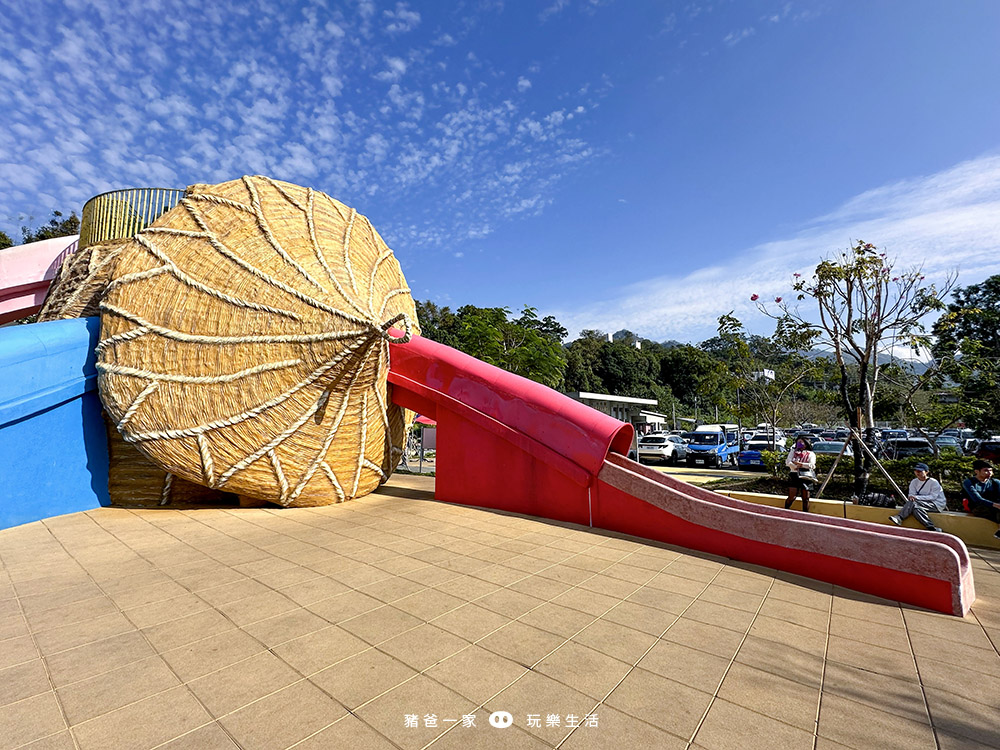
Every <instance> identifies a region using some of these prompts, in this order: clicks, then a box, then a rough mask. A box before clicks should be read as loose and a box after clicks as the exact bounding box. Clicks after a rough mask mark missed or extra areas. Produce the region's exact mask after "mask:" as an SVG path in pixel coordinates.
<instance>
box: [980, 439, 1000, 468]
mask: <svg viewBox="0 0 1000 750" xmlns="http://www.w3.org/2000/svg"><path fill="white" fill-rule="evenodd" d="M975 455H976V458H981V459H983V460H984V461H989V462H990V463H997V462H1000V441H996V440H983V441H981V442H980V443H979V446H978V447H977V448H976V453H975Z"/></svg>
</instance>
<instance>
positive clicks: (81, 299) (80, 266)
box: [38, 240, 124, 323]
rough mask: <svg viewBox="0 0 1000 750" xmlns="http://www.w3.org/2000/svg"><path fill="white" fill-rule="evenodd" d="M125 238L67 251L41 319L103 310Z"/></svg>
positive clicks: (77, 316) (40, 316)
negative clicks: (106, 289)
mask: <svg viewBox="0 0 1000 750" xmlns="http://www.w3.org/2000/svg"><path fill="white" fill-rule="evenodd" d="M123 244H124V242H123V241H122V240H112V241H110V242H103V243H100V244H97V245H91V246H90V247H87V248H81V249H80V250H77V251H76V252H75V253H71V254H70V255H67V256H66V258H65V259H64V260H63V262H62V264H61V265H60V266H59V270H58V271H57V272H56V277H55V278H54V279H53V280H52V283H51V284H50V285H49V291H48V293H47V294H46V295H45V302H44V303H42V309H41V310H40V311H39V313H38V322H39V323H41V322H44V321H46V320H62V319H65V318H86V317H89V316H91V315H97V314H99V313H100V308H99V304H100V298H101V295H102V294H103V292H104V287H105V286H107V283H108V282H109V281H110V280H111V268H112V266H113V265H114V260H115V257H116V256H117V255H118V252H119V251H120V250H121V248H122V246H123Z"/></svg>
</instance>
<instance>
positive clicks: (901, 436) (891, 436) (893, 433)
mask: <svg viewBox="0 0 1000 750" xmlns="http://www.w3.org/2000/svg"><path fill="white" fill-rule="evenodd" d="M881 437H882V440H883V441H888V440H906V438H908V437H909V435H907V434H906V430H882V435H881Z"/></svg>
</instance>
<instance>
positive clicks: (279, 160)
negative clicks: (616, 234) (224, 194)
mask: <svg viewBox="0 0 1000 750" xmlns="http://www.w3.org/2000/svg"><path fill="white" fill-rule="evenodd" d="M167 5H169V9H168V8H167V7H166V6H167ZM324 5H325V4H322V3H290V4H280V3H278V4H276V3H273V2H270V1H269V0H243V1H242V2H232V3H226V2H221V1H220V2H219V3H207V4H206V3H204V2H198V1H196V0H172V1H171V3H169V4H167V3H158V2H155V1H153V2H149V1H140V0H122V2H119V3H115V4H114V9H113V10H112V9H111V6H109V5H108V4H107V3H103V2H100V0H33V1H32V2H30V3H14V4H13V5H12V6H11V7H10V8H6V7H5V9H4V14H5V17H4V23H3V24H2V25H0V49H4V50H5V54H4V55H3V56H0V109H2V111H3V113H4V121H3V127H2V128H0V179H2V186H3V187H2V189H0V229H3V230H5V231H7V232H8V233H12V234H16V233H17V230H18V228H19V226H20V224H21V223H22V217H25V216H26V215H29V214H31V215H34V216H35V217H37V219H42V218H44V217H45V216H47V215H48V213H49V212H50V211H51V210H52V209H58V210H63V211H67V210H72V209H77V210H79V208H80V207H81V206H82V204H83V202H84V201H85V200H86V199H87V198H89V197H90V196H92V195H95V194H97V193H100V192H103V191H106V190H110V189H114V188H116V187H133V186H144V185H161V186H164V187H183V186H185V185H187V184H190V183H193V182H215V181H222V180H228V179H233V178H235V177H238V176H240V175H243V174H252V173H264V174H269V175H273V176H275V177H279V178H281V179H286V180H290V181H292V182H299V183H303V184H309V185H312V186H313V187H316V188H317V189H320V190H324V191H326V192H328V193H330V194H332V195H334V196H335V197H337V198H339V199H341V200H343V201H345V202H347V203H349V204H351V205H355V206H356V207H357V208H358V209H359V210H362V211H365V212H366V213H368V214H369V215H371V216H372V219H373V221H375V222H376V225H377V226H378V227H379V229H380V231H381V232H382V234H383V235H384V236H385V237H386V239H387V240H388V241H390V243H406V244H407V245H408V246H409V247H411V248H412V249H414V250H417V249H419V248H429V249H435V250H439V251H440V252H441V253H442V254H446V253H447V254H449V255H450V253H452V252H455V251H461V248H459V247H456V246H455V245H456V244H460V243H463V242H467V241H470V240H475V239H481V238H482V237H485V236H487V235H489V234H490V233H491V232H493V231H495V229H496V227H497V226H498V225H500V224H502V223H504V222H506V221H513V220H516V219H517V218H518V217H521V216H524V215H528V214H533V213H537V212H538V211H541V210H543V209H544V208H545V206H546V205H548V203H549V202H550V200H551V199H550V198H548V197H547V196H548V195H550V194H551V191H552V188H553V186H554V185H555V184H557V183H558V182H559V180H561V179H563V178H564V177H565V175H567V174H569V173H570V172H571V171H572V170H574V169H577V168H579V166H580V165H582V164H584V163H586V162H587V161H589V160H592V159H595V158H598V157H599V156H600V155H601V154H602V153H603V150H602V148H601V147H600V146H599V145H597V144H594V143H592V142H591V141H590V139H589V135H588V132H587V125H588V120H587V118H586V117H583V114H584V112H585V111H588V110H589V109H591V108H592V107H593V106H595V105H596V102H595V100H596V99H599V98H600V97H601V96H603V95H604V94H603V93H602V91H604V89H603V88H602V86H601V85H600V83H599V82H595V86H594V87H593V88H592V90H591V91H590V93H588V94H587V95H586V96H585V97H584V96H582V95H577V94H576V93H575V90H576V89H577V88H579V87H581V86H583V85H585V84H586V81H580V80H575V81H574V82H573V84H572V89H571V90H566V91H556V92H548V93H545V92H540V91H539V90H538V89H537V88H535V89H532V94H537V95H536V96H533V97H531V99H530V101H529V99H528V98H527V97H523V96H518V94H519V93H523V92H524V91H526V90H527V89H528V87H530V85H531V82H530V80H529V79H528V78H527V77H526V76H520V77H519V76H518V75H517V74H513V75H511V74H510V72H509V71H506V70H503V69H500V68H497V67H495V66H494V65H493V64H491V63H490V62H489V61H488V60H481V59H479V58H477V56H476V54H475V52H474V49H475V47H473V46H472V44H471V43H470V42H469V39H470V37H471V36H474V35H473V34H472V31H473V30H475V29H476V28H477V26H478V27H480V28H486V27H488V25H489V23H490V22H491V21H492V19H493V18H495V17H496V16H497V15H498V14H502V13H503V12H504V9H503V4H502V3H490V2H477V3H473V4H471V5H472V6H474V7H473V8H465V9H463V11H462V12H461V13H458V12H455V13H450V12H449V13H442V14H440V15H439V17H436V18H437V19H438V20H435V22H434V23H429V22H428V21H427V19H426V18H424V15H427V14H430V11H426V13H425V14H424V15H422V13H421V12H418V11H417V10H415V9H414V7H413V6H414V5H416V4H411V3H408V2H401V1H400V2H393V1H390V2H387V3H379V4H376V3H375V2H373V1H372V0H359V1H358V2H354V3H338V4H331V5H332V6H333V7H332V8H326V7H323V6H324ZM421 10H422V8H421ZM161 11H162V12H161ZM168 11H169V12H168ZM151 15H155V16H156V18H157V23H150V22H149V21H150V18H151ZM535 70H537V68H534V67H533V68H529V69H528V71H529V72H533V71H535ZM547 97H548V98H550V100H549V101H546V99H547ZM583 105H586V110H585V109H584V106H583ZM518 123H525V127H524V128H520V127H519V126H518ZM532 123H534V124H532ZM517 162H526V163H527V165H526V166H525V167H524V168H523V169H521V170H520V171H518V172H517V173H516V174H510V173H507V172H506V171H505V168H506V166H507V165H508V164H513V163H517ZM430 196H433V197H434V199H433V200H431V199H430Z"/></svg>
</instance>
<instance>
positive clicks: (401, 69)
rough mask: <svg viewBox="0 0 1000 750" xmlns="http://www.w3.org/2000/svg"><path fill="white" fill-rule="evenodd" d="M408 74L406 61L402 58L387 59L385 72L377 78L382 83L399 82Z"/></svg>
mask: <svg viewBox="0 0 1000 750" xmlns="http://www.w3.org/2000/svg"><path fill="white" fill-rule="evenodd" d="M404 73H406V61H405V60H403V59H402V58H401V57H387V58H385V70H383V71H382V72H381V73H378V74H377V75H376V76H375V77H376V78H377V79H379V80H380V81H398V80H399V79H400V78H402V77H403V74H404Z"/></svg>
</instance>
